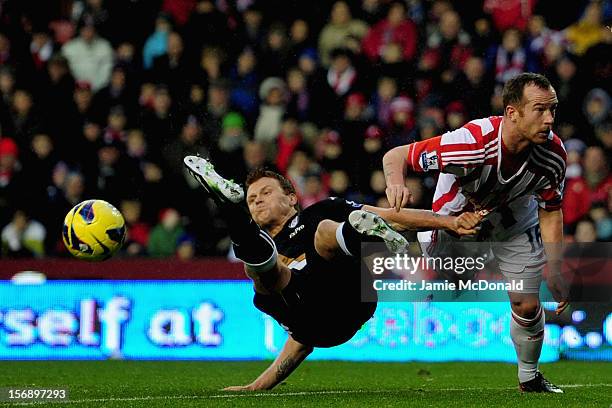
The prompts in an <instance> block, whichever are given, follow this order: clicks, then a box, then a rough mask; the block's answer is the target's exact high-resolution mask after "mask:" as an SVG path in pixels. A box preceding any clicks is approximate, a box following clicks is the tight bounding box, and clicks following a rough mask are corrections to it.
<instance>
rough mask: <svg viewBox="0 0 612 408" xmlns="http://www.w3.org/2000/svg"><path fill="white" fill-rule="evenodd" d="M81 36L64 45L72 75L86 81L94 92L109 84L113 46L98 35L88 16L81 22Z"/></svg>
mask: <svg viewBox="0 0 612 408" xmlns="http://www.w3.org/2000/svg"><path fill="white" fill-rule="evenodd" d="M80 25H81V26H80V28H79V37H78V38H75V39H73V40H70V41H69V42H67V43H66V44H64V46H63V47H62V54H63V55H64V56H65V57H66V59H67V60H68V64H69V66H70V70H71V71H72V75H74V77H75V78H76V80H77V81H86V82H88V83H89V84H90V85H91V88H92V90H93V91H94V92H96V91H98V90H100V89H102V88H104V87H105V86H106V85H108V83H109V81H110V77H111V72H112V69H113V48H112V47H111V45H110V43H109V42H108V41H107V40H106V39H104V38H102V37H100V36H98V34H97V32H96V27H95V23H94V21H93V20H92V19H91V18H89V17H86V18H85V19H84V20H83V21H82V22H81V24H80Z"/></svg>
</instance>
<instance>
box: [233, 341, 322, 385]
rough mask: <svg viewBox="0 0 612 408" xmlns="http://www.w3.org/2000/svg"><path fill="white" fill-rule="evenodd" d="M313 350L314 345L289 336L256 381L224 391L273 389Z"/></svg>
mask: <svg viewBox="0 0 612 408" xmlns="http://www.w3.org/2000/svg"><path fill="white" fill-rule="evenodd" d="M312 350H313V348H312V347H310V346H305V345H303V344H302V343H299V342H297V341H295V340H294V339H293V338H292V337H291V336H289V337H288V338H287V341H286V342H285V345H284V346H283V349H282V350H281V352H280V354H279V355H278V356H277V357H276V359H275V360H274V362H273V363H272V364H271V365H270V367H268V368H267V369H266V371H264V372H263V373H261V375H260V376H259V377H257V379H256V380H255V381H253V382H252V383H250V384H247V385H236V386H232V387H227V388H224V389H223V391H258V390H271V389H272V388H274V387H275V386H277V385H278V384H279V383H280V382H282V381H283V380H284V379H285V378H287V377H288V376H289V374H291V373H292V372H293V370H295V369H296V368H297V366H299V365H300V363H301V362H302V361H304V360H305V359H306V357H308V355H309V354H310V353H312Z"/></svg>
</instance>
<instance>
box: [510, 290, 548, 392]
mask: <svg viewBox="0 0 612 408" xmlns="http://www.w3.org/2000/svg"><path fill="white" fill-rule="evenodd" d="M508 295H509V297H510V304H511V308H512V311H511V314H512V316H511V319H510V337H511V338H512V343H514V349H515V350H516V357H517V361H518V379H519V383H521V384H522V383H527V382H529V381H531V380H533V379H535V378H536V376H537V373H538V360H539V359H540V353H541V351H542V344H543V343H544V324H545V320H544V311H543V310H542V305H541V304H540V301H539V298H538V294H537V293H516V292H509V293H508Z"/></svg>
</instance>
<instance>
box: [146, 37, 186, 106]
mask: <svg viewBox="0 0 612 408" xmlns="http://www.w3.org/2000/svg"><path fill="white" fill-rule="evenodd" d="M151 77H152V79H153V81H154V82H156V83H158V84H164V85H166V86H167V87H168V90H169V91H170V95H172V97H173V98H175V99H177V98H181V97H184V95H186V93H187V89H188V81H189V79H190V78H191V72H190V69H189V65H188V61H187V58H186V56H185V48H184V45H183V38H182V37H181V35H180V34H179V33H177V32H171V33H169V34H168V46H167V47H166V53H165V54H164V55H160V56H159V57H156V58H155V59H154V60H153V67H152V68H151Z"/></svg>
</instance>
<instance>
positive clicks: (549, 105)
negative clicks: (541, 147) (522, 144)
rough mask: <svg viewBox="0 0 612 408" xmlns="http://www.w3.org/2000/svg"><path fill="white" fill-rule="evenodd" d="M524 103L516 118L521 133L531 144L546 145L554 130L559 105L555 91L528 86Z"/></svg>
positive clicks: (524, 95)
mask: <svg viewBox="0 0 612 408" xmlns="http://www.w3.org/2000/svg"><path fill="white" fill-rule="evenodd" d="M523 102H524V105H523V107H522V109H519V110H518V115H517V116H516V118H517V122H516V125H517V127H518V129H519V131H520V132H521V134H522V135H523V137H525V138H526V139H528V140H529V141H530V142H531V143H535V144H542V143H545V142H546V141H547V140H548V135H549V133H550V131H551V130H552V126H553V123H554V121H555V110H556V109H557V104H558V103H559V101H558V100H557V94H556V93H555V90H554V89H553V88H549V89H542V88H539V87H537V86H535V85H527V86H526V87H525V90H524V91H523Z"/></svg>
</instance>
